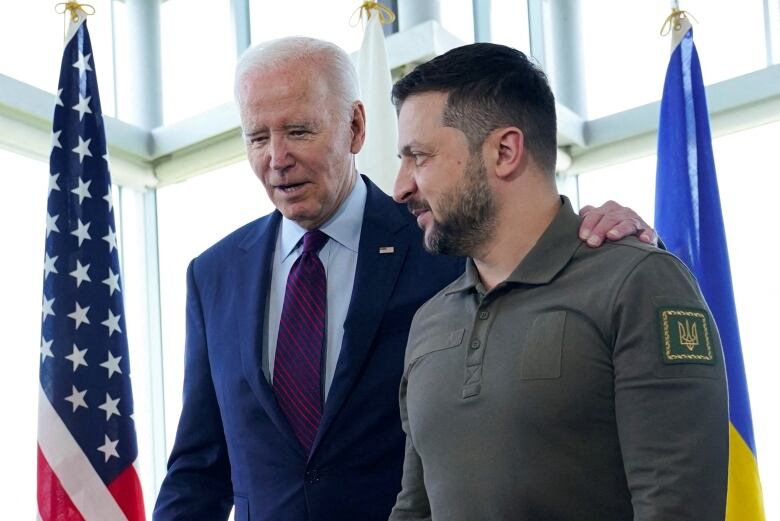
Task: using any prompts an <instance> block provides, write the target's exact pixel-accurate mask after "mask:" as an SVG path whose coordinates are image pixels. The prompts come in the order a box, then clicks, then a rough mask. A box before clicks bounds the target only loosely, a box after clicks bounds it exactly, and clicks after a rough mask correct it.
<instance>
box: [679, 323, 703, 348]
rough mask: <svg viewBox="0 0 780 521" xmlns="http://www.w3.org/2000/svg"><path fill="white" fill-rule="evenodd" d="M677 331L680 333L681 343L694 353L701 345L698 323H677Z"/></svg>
mask: <svg viewBox="0 0 780 521" xmlns="http://www.w3.org/2000/svg"><path fill="white" fill-rule="evenodd" d="M677 330H678V332H679V333H680V343H681V344H682V345H684V346H685V347H687V348H688V351H693V350H694V349H696V346H698V345H699V332H698V330H697V328H696V322H693V323H691V322H690V321H688V320H686V321H685V322H684V323H683V322H682V321H680V322H678V323H677Z"/></svg>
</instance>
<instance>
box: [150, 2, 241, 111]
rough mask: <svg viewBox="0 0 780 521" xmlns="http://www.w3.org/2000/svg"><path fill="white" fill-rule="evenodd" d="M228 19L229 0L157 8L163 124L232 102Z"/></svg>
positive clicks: (166, 4) (231, 36)
mask: <svg viewBox="0 0 780 521" xmlns="http://www.w3.org/2000/svg"><path fill="white" fill-rule="evenodd" d="M231 20H232V17H231V12H230V2H212V1H209V0H186V1H184V0H168V1H167V2H163V3H162V5H161V6H160V30H161V47H162V74H163V78H162V82H163V121H164V123H165V124H166V125H170V124H171V123H174V122H176V121H180V120H182V119H185V118H188V117H191V116H194V115H196V114H199V113H201V112H204V111H206V110H208V109H211V108H214V107H217V106H219V105H222V104H223V103H225V102H228V101H230V100H232V99H233V69H234V67H235V64H236V50H235V36H234V32H233V26H232V22H231Z"/></svg>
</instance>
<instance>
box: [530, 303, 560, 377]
mask: <svg viewBox="0 0 780 521" xmlns="http://www.w3.org/2000/svg"><path fill="white" fill-rule="evenodd" d="M565 324H566V312H565V311H552V312H550V313H543V314H541V315H539V316H537V317H536V318H535V319H534V321H533V324H532V325H531V328H530V329H529V331H528V334H527V335H526V339H525V346H524V347H523V353H522V356H521V358H520V379H521V380H544V379H553V378H560V377H561V352H562V349H563V331H564V326H565Z"/></svg>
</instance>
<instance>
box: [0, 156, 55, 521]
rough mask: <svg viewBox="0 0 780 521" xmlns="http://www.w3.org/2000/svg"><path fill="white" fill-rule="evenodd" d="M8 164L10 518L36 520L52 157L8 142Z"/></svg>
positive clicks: (5, 301) (5, 476)
mask: <svg viewBox="0 0 780 521" xmlns="http://www.w3.org/2000/svg"><path fill="white" fill-rule="evenodd" d="M0 164H1V165H3V168H2V169H0V183H2V185H3V186H6V187H9V189H10V188H11V187H13V189H12V190H10V193H12V194H13V196H12V197H4V198H3V204H1V205H0V222H4V223H7V224H9V225H8V226H5V232H4V235H5V237H4V238H3V243H4V246H3V253H4V254H3V255H0V288H2V293H3V295H4V298H2V299H0V317H2V321H1V323H2V327H0V346H3V347H4V349H3V365H4V366H5V371H3V377H2V378H0V396H3V414H4V415H5V417H6V419H7V422H6V425H13V428H5V429H3V445H4V447H5V450H4V451H3V456H4V458H3V459H4V462H3V470H2V471H0V473H2V478H0V482H2V483H3V498H4V501H3V509H4V510H5V513H4V514H3V517H4V518H6V519H33V518H34V517H35V514H36V512H37V507H36V495H35V483H36V477H35V473H36V466H35V461H36V456H35V450H36V448H35V447H36V443H35V440H36V439H37V419H38V414H37V411H38V389H39V387H40V386H39V384H38V363H39V362H40V356H39V354H38V353H39V346H40V345H41V344H40V339H41V295H42V287H43V286H42V281H43V249H44V239H45V233H44V230H45V228H46V186H47V184H48V177H49V176H48V171H49V168H48V166H47V165H46V163H43V162H40V161H35V160H32V159H28V158H26V157H23V156H20V155H17V154H14V153H11V152H8V151H6V150H3V149H0ZM13 223H15V224H13ZM9 234H10V236H9ZM9 422H10V423H9ZM6 498H7V500H6ZM11 498H13V500H11ZM9 509H10V511H8V510H9Z"/></svg>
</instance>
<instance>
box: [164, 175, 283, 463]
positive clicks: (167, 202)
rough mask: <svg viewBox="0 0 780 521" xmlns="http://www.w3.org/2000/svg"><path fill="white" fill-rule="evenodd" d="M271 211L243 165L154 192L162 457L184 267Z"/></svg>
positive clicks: (179, 341)
mask: <svg viewBox="0 0 780 521" xmlns="http://www.w3.org/2000/svg"><path fill="white" fill-rule="evenodd" d="M271 210H273V205H272V204H271V202H270V201H269V200H268V198H267V196H266V194H265V191H264V190H263V187H262V185H261V184H260V181H258V180H257V178H255V176H254V175H253V173H252V169H251V168H250V167H249V164H248V163H247V162H246V161H242V162H240V163H235V164H232V165H229V166H226V167H224V168H220V169H218V170H215V171H213V172H209V173H208V174H204V175H201V176H198V177H195V178H192V179H189V180H187V181H185V182H183V183H179V184H175V185H171V186H167V187H164V188H161V189H160V190H159V191H158V195H157V212H158V214H157V215H158V226H159V236H158V239H159V244H160V286H161V287H160V292H161V302H162V303H161V306H162V322H163V367H164V371H165V393H164V397H165V415H166V418H165V431H166V440H167V445H168V451H170V449H171V447H172V446H173V440H174V436H175V434H176V426H177V424H178V422H179V415H180V413H181V392H182V382H183V377H184V308H185V295H186V272H187V265H188V264H189V262H190V260H192V259H193V258H194V257H195V256H197V255H198V254H200V253H201V252H202V251H203V250H205V249H206V248H208V247H209V246H211V245H212V244H213V243H215V242H216V241H218V240H219V239H221V238H222V237H224V236H225V235H227V234H228V233H230V232H231V231H233V230H234V229H235V228H238V227H239V226H241V225H242V224H246V223H247V222H249V221H252V220H254V219H256V218H258V217H260V216H261V215H265V214H267V213H268V212H270V211H271Z"/></svg>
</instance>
